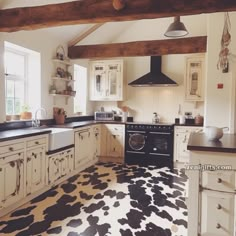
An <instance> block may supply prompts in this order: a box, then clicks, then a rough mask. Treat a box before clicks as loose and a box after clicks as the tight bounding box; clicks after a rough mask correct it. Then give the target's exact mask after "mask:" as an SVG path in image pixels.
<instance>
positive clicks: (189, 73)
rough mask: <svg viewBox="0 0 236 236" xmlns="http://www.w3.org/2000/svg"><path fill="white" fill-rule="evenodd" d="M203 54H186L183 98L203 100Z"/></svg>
mask: <svg viewBox="0 0 236 236" xmlns="http://www.w3.org/2000/svg"><path fill="white" fill-rule="evenodd" d="M204 81H205V55H197V56H195V55H194V56H188V57H186V61H185V100H187V101H203V100H204Z"/></svg>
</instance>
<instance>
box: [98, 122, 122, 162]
mask: <svg viewBox="0 0 236 236" xmlns="http://www.w3.org/2000/svg"><path fill="white" fill-rule="evenodd" d="M124 133H125V127H124V125H117V124H104V125H103V127H102V140H105V142H104V143H103V145H102V153H101V157H102V158H100V159H101V160H103V161H105V160H108V161H115V162H124Z"/></svg>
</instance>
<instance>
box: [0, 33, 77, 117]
mask: <svg viewBox="0 0 236 236" xmlns="http://www.w3.org/2000/svg"><path fill="white" fill-rule="evenodd" d="M0 37H1V38H0V65H1V67H0V78H1V82H0V83H1V84H0V90H1V91H0V94H1V95H0V96H1V99H0V122H3V121H5V99H4V97H3V96H4V88H5V87H4V83H3V81H4V71H3V69H2V67H3V61H2V57H3V52H4V41H8V42H11V43H14V44H17V45H19V46H22V47H25V48H28V49H31V50H33V51H36V52H39V53H40V54H41V81H40V85H39V86H36V85H35V87H34V89H35V90H39V89H41V97H40V101H41V106H42V107H44V108H45V109H46V110H47V114H48V118H52V117H53V111H52V110H53V109H52V108H53V106H59V107H65V110H66V111H67V114H68V115H69V116H71V115H72V114H73V98H69V100H68V105H66V104H65V99H64V98H55V100H54V101H55V104H54V101H53V97H52V96H50V95H49V87H50V84H52V81H51V76H52V74H53V73H54V71H53V70H54V65H53V62H52V58H53V57H55V55H56V48H57V46H58V45H59V44H61V42H60V39H58V38H54V37H52V36H50V35H49V34H42V32H41V30H35V31H20V32H16V33H1V34H0ZM64 48H65V49H66V48H67V47H66V46H65V45H64Z"/></svg>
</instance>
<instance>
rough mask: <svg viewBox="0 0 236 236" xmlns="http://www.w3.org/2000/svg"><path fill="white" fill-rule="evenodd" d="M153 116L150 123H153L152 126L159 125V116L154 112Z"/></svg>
mask: <svg viewBox="0 0 236 236" xmlns="http://www.w3.org/2000/svg"><path fill="white" fill-rule="evenodd" d="M153 115H154V116H153V118H152V123H154V124H157V123H160V116H159V115H157V113H156V112H154V113H153Z"/></svg>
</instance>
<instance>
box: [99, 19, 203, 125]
mask: <svg viewBox="0 0 236 236" xmlns="http://www.w3.org/2000/svg"><path fill="white" fill-rule="evenodd" d="M172 21H173V18H165V19H156V20H141V21H137V22H136V23H134V24H132V25H131V26H130V28H129V29H128V30H126V31H124V32H123V33H122V34H121V35H120V36H119V37H118V38H117V39H116V40H115V42H128V41H138V40H155V39H164V38H165V36H164V33H165V30H166V29H167V28H168V26H169V24H170V23H172ZM181 21H182V22H184V24H185V26H186V28H187V29H188V31H189V35H188V37H193V36H200V35H206V34H207V32H206V30H207V28H206V15H196V16H185V17H181ZM165 39H166V38H165ZM188 55H189V54H188ZM186 56H187V55H183V54H182V55H166V56H162V72H163V73H165V74H166V75H168V76H169V77H170V78H171V79H173V80H175V81H176V82H177V83H178V84H179V86H178V87H168V88H166V87H165V88H163V87H162V88H157V87H140V88H138V87H130V86H128V85H127V84H128V83H129V82H131V81H132V80H135V79H137V78H139V77H140V76H142V75H144V74H146V73H147V72H149V71H150V57H129V58H125V67H126V73H125V80H126V83H125V86H124V89H125V90H126V99H125V101H124V102H123V103H119V106H123V105H126V106H128V107H130V111H131V112H130V115H131V116H134V120H135V121H151V120H152V116H153V112H157V113H158V114H159V115H160V116H161V121H163V122H174V119H175V117H177V114H178V107H179V104H180V105H181V107H182V111H183V112H185V111H190V112H192V113H193V116H195V115H197V114H198V113H200V114H201V115H203V113H204V103H202V102H201V103H198V104H197V106H195V103H193V102H185V100H184V73H185V57H186ZM101 106H103V107H105V109H106V110H109V109H110V110H111V109H115V108H116V106H117V103H111V102H104V103H102V102H97V103H96V105H95V110H96V109H97V110H98V109H100V107H101Z"/></svg>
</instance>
